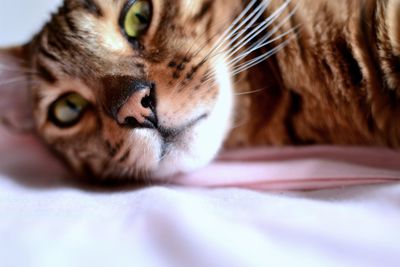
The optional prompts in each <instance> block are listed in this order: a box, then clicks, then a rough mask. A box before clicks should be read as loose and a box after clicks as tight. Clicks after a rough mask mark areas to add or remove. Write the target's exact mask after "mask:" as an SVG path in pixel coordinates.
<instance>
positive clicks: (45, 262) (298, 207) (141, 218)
mask: <svg viewBox="0 0 400 267" xmlns="http://www.w3.org/2000/svg"><path fill="white" fill-rule="evenodd" d="M399 206H400V186H398V185H396V186H393V185H389V186H379V187H378V186H371V187H361V188H353V189H346V190H334V191H321V192H309V193H258V192H255V191H247V190H238V189H224V190H194V189H184V188H168V187H150V188H145V189H140V190H126V191H95V190H94V191H90V190H89V191H85V190H82V189H77V188H68V187H61V188H52V189H35V188H29V187H24V186H21V185H18V184H16V183H15V182H13V181H12V179H11V180H10V179H8V178H6V177H1V178H0V216H1V219H0V259H1V262H2V263H1V266H38V267H45V266H49V267H50V266H135V267H136V266H137V267H147V266H149V267H150V266H151V267H156V266H160V267H169V266H171V267H180V266H182V267H189V266H190V267H196V266H199V267H214V266H215V267H216V266H221V267H226V266H229V267H235V266H237V267H251V266H260V267H266V266H308V267H310V266H316V267H321V266H341V267H344V266H400V246H399V245H400V241H399V240H400V231H399V225H400V212H399Z"/></svg>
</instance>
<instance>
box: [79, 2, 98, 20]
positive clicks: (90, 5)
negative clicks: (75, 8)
mask: <svg viewBox="0 0 400 267" xmlns="http://www.w3.org/2000/svg"><path fill="white" fill-rule="evenodd" d="M80 1H81V3H82V7H83V8H84V9H85V10H86V11H88V12H90V13H91V14H93V15H95V16H97V17H102V16H103V12H102V11H101V9H100V7H99V6H98V5H97V4H96V2H95V1H94V0H80Z"/></svg>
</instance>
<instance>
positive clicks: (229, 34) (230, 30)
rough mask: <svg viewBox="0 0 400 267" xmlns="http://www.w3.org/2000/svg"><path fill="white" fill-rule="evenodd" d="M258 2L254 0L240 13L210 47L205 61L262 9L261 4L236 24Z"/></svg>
mask: <svg viewBox="0 0 400 267" xmlns="http://www.w3.org/2000/svg"><path fill="white" fill-rule="evenodd" d="M256 3H257V0H252V1H251V2H250V3H249V4H248V5H247V7H246V8H245V9H244V10H243V11H242V12H241V13H240V15H239V16H238V17H237V18H236V19H235V20H234V21H233V23H232V24H231V25H230V26H229V28H228V29H226V30H225V32H224V33H223V34H222V35H221V37H220V38H219V39H218V40H217V41H216V42H215V44H214V45H213V47H212V48H211V49H210V51H209V52H208V54H207V55H206V56H205V57H204V59H203V62H205V61H207V60H208V58H209V57H210V56H211V55H212V54H213V53H214V52H215V51H217V52H218V51H220V50H219V49H221V48H223V46H224V44H225V43H226V42H227V41H228V40H229V39H230V38H232V36H233V35H234V34H235V33H236V32H237V31H239V30H240V28H242V27H243V25H244V24H246V23H247V21H249V20H250V19H251V18H252V17H253V16H254V15H255V14H256V13H257V11H258V10H259V9H260V7H262V5H260V6H259V7H258V8H257V9H256V10H255V11H253V12H252V13H250V15H248V17H247V18H246V19H244V20H243V21H242V22H241V23H240V24H239V25H238V26H236V25H237V24H238V23H239V22H240V20H241V19H242V18H243V17H244V16H246V15H247V13H248V12H249V11H250V9H251V8H252V7H253V6H254V5H255V4H256Z"/></svg>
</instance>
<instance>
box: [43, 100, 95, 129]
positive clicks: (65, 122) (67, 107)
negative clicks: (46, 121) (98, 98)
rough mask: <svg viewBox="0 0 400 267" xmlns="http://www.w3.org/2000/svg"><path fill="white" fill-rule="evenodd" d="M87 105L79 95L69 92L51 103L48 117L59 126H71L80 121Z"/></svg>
mask: <svg viewBox="0 0 400 267" xmlns="http://www.w3.org/2000/svg"><path fill="white" fill-rule="evenodd" d="M88 105H89V102H88V101H87V100H86V99H84V98H83V97H82V96H81V95H79V94H77V93H69V94H67V95H64V96H62V97H60V98H59V99H58V100H57V101H56V102H54V103H53V105H52V106H51V107H50V114H49V117H50V119H51V120H52V122H53V123H54V124H55V125H57V126H59V127H71V126H74V125H75V124H77V123H78V122H79V121H80V119H81V118H82V116H83V114H84V112H85V111H86V108H87V107H88Z"/></svg>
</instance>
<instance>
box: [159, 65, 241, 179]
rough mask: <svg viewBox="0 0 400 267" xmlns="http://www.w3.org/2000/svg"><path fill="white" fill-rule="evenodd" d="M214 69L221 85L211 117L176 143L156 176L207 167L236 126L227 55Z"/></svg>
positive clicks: (160, 177)
mask: <svg viewBox="0 0 400 267" xmlns="http://www.w3.org/2000/svg"><path fill="white" fill-rule="evenodd" d="M214 71H215V73H216V77H217V80H216V82H217V85H218V87H217V88H218V96H217V99H216V101H215V103H214V108H213V109H212V111H211V113H210V114H208V116H207V118H205V119H204V120H202V121H200V122H199V123H198V124H197V125H196V126H194V127H192V128H190V129H188V130H187V131H186V132H185V133H184V134H183V135H182V136H181V138H180V140H179V141H178V142H176V143H174V144H172V147H171V148H170V150H169V152H168V154H167V155H166V157H165V158H164V159H163V160H162V161H161V163H160V166H159V168H158V170H157V171H156V172H155V173H154V174H153V176H154V177H155V178H157V179H163V178H165V177H170V176H172V175H175V174H177V173H187V172H191V171H193V170H196V169H199V168H201V167H204V166H205V165H207V164H208V163H210V162H211V161H212V160H213V159H214V158H215V157H216V156H217V154H218V152H219V151H220V149H221V147H222V144H223V142H224V140H225V138H226V136H227V134H228V133H229V131H230V129H231V127H232V121H233V108H234V93H233V84H232V80H231V78H230V73H229V69H228V68H227V66H226V64H225V61H224V59H223V57H220V58H219V59H217V60H216V62H215V64H214ZM168 179H171V178H168Z"/></svg>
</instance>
